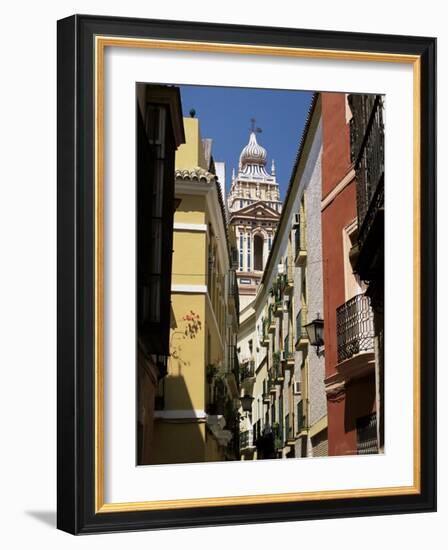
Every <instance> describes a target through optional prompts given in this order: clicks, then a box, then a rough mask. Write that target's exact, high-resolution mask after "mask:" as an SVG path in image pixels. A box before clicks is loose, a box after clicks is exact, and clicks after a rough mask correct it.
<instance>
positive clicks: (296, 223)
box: [293, 213, 300, 227]
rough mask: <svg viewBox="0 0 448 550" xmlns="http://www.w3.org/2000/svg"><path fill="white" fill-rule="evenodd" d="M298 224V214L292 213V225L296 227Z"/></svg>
mask: <svg viewBox="0 0 448 550" xmlns="http://www.w3.org/2000/svg"><path fill="white" fill-rule="evenodd" d="M298 225H300V214H297V213H296V214H294V223H293V226H294V227H297V226H298Z"/></svg>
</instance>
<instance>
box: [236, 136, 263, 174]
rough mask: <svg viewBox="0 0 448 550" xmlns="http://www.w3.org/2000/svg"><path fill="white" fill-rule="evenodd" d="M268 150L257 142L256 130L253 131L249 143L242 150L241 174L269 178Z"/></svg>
mask: <svg viewBox="0 0 448 550" xmlns="http://www.w3.org/2000/svg"><path fill="white" fill-rule="evenodd" d="M267 156H268V155H267V152H266V149H265V148H264V147H262V146H261V145H259V144H258V143H257V137H256V135H255V132H251V134H250V138H249V143H248V144H247V145H246V147H244V149H243V150H242V151H241V155H240V168H239V175H240V176H246V177H254V178H256V179H258V178H269V177H270V176H269V174H268V173H267V172H266V170H265V168H264V167H265V165H266V159H267Z"/></svg>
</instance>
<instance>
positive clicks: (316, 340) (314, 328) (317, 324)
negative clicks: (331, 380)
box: [304, 313, 324, 355]
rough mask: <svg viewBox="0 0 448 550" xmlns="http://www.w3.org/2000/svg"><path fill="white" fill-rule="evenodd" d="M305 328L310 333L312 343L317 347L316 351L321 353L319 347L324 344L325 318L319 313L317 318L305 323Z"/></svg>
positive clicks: (309, 337)
mask: <svg viewBox="0 0 448 550" xmlns="http://www.w3.org/2000/svg"><path fill="white" fill-rule="evenodd" d="M304 328H305V330H306V332H307V334H308V339H309V341H310V344H311V345H312V346H314V347H315V348H316V353H317V355H319V348H321V347H322V346H323V345H324V320H323V319H321V318H320V315H319V313H317V314H316V318H315V319H314V320H313V321H311V323H308V324H307V325H305V327H304Z"/></svg>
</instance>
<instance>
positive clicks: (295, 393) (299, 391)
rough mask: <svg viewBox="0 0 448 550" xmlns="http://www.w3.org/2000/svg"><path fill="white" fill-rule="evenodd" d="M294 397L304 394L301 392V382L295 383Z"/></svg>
mask: <svg viewBox="0 0 448 550" xmlns="http://www.w3.org/2000/svg"><path fill="white" fill-rule="evenodd" d="M293 391H294V395H300V394H301V393H302V392H301V390H300V382H297V381H295V382H294V387H293Z"/></svg>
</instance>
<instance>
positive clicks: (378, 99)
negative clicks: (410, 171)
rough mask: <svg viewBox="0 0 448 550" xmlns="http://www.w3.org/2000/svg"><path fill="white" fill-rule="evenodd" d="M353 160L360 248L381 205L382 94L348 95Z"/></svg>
mask: <svg viewBox="0 0 448 550" xmlns="http://www.w3.org/2000/svg"><path fill="white" fill-rule="evenodd" d="M349 102H350V107H351V110H352V114H353V118H352V119H351V122H350V138H351V153H352V161H353V164H354V167H355V170H356V181H357V185H356V193H357V197H356V199H357V207H358V227H359V235H358V241H359V245H360V248H362V246H363V244H364V242H365V240H366V238H367V235H368V233H369V230H370V226H371V225H372V223H373V220H374V219H375V216H376V213H377V211H378V209H380V208H382V207H383V205H384V121H383V97H382V96H381V95H376V96H372V95H360V94H351V95H350V96H349Z"/></svg>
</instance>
